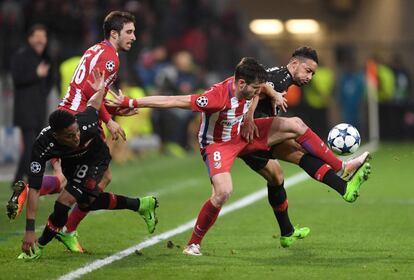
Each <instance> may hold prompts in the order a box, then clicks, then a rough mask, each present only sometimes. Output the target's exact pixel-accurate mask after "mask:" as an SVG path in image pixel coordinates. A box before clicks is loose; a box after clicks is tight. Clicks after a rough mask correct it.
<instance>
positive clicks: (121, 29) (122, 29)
mask: <svg viewBox="0 0 414 280" xmlns="http://www.w3.org/2000/svg"><path fill="white" fill-rule="evenodd" d="M103 32H104V37H105V39H106V40H109V41H110V42H111V43H112V44H114V47H115V48H116V49H117V50H121V51H129V50H130V49H131V46H132V43H133V42H134V41H135V39H136V38H135V34H134V32H135V17H134V16H133V15H132V14H130V13H128V12H120V11H113V12H110V13H109V14H108V15H107V16H106V17H105V20H104V23H103Z"/></svg>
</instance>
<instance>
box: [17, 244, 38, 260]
mask: <svg viewBox="0 0 414 280" xmlns="http://www.w3.org/2000/svg"><path fill="white" fill-rule="evenodd" d="M42 250H43V246H41V245H37V246H35V247H34V249H30V252H29V254H27V253H25V252H22V253H21V254H20V255H19V256H18V257H17V259H19V260H36V259H38V258H40V257H41V256H42Z"/></svg>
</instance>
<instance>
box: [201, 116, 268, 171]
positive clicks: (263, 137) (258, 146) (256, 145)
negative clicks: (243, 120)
mask: <svg viewBox="0 0 414 280" xmlns="http://www.w3.org/2000/svg"><path fill="white" fill-rule="evenodd" d="M272 121H273V118H259V119H255V120H254V122H255V124H256V126H257V128H258V129H259V132H260V133H259V134H260V136H259V137H258V138H254V140H253V142H252V143H248V142H246V141H245V140H244V139H243V138H242V137H241V136H240V134H239V135H237V137H236V138H234V139H231V140H230V141H227V142H222V143H213V144H210V145H208V146H207V147H205V148H204V149H203V150H201V155H202V157H203V161H204V163H205V164H206V166H207V171H208V175H209V176H210V178H211V177H213V176H214V175H216V174H220V173H224V172H230V170H231V167H232V166H233V162H234V160H235V159H236V157H237V156H239V155H244V154H248V153H251V152H255V151H259V150H264V151H267V150H269V149H270V147H269V146H268V145H267V138H268V137H267V136H268V134H269V130H270V126H271V124H272Z"/></svg>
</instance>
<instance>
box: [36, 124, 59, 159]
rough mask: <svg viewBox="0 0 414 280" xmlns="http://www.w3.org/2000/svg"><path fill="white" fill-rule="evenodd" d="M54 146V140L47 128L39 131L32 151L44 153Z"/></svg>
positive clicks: (49, 129)
mask: <svg viewBox="0 0 414 280" xmlns="http://www.w3.org/2000/svg"><path fill="white" fill-rule="evenodd" d="M54 146H55V139H54V137H53V135H52V130H51V128H50V126H47V127H45V128H43V129H42V131H40V133H39V135H38V136H37V138H36V140H35V142H34V143H33V150H34V151H38V152H39V153H40V152H43V153H45V151H49V150H50V149H52V148H53V147H54Z"/></svg>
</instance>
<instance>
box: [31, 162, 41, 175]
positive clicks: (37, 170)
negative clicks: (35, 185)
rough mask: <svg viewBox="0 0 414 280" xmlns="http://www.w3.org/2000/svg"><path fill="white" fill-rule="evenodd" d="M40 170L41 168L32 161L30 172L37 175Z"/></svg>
mask: <svg viewBox="0 0 414 280" xmlns="http://www.w3.org/2000/svg"><path fill="white" fill-rule="evenodd" d="M41 169H42V166H41V165H40V163H38V162H37V161H33V162H32V163H31V164H30V171H32V173H35V174H36V173H39V172H40V170H41Z"/></svg>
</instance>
